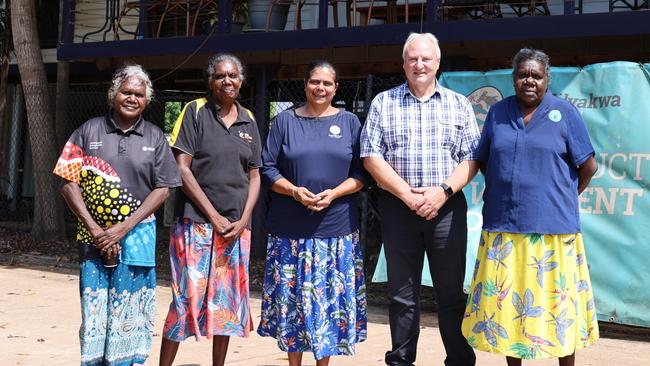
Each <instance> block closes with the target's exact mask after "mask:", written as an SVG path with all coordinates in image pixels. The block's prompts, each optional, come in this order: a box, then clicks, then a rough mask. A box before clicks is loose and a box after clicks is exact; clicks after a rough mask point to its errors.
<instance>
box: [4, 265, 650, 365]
mask: <svg viewBox="0 0 650 366" xmlns="http://www.w3.org/2000/svg"><path fill="white" fill-rule="evenodd" d="M252 295H253V296H252V297H253V299H252V304H251V306H252V312H253V319H254V320H255V322H258V321H259V313H260V294H259V293H254V294H252ZM157 296H158V311H157V313H158V315H157V320H156V328H157V332H156V334H155V336H154V344H153V348H152V352H151V356H150V357H149V359H148V361H147V363H146V364H147V365H155V364H157V363H158V352H159V350H160V341H161V336H160V331H161V330H162V325H163V320H164V317H165V315H166V311H167V305H168V304H169V302H170V299H171V295H170V289H169V287H168V286H166V285H164V284H159V286H158V293H157ZM386 314H387V311H386V309H384V308H371V309H370V311H369V318H370V319H369V324H368V340H367V341H366V342H364V343H361V344H359V345H358V346H357V355H356V356H353V357H333V358H332V360H331V362H330V364H331V365H382V364H383V362H382V361H383V354H384V352H385V351H386V349H387V347H388V346H389V344H390V334H389V329H388V325H387V315H386ZM79 322H80V310H79V293H78V276H77V275H76V274H72V273H70V274H66V273H61V272H51V271H48V270H47V269H29V268H21V267H14V266H0V364H1V365H51V366H54V365H75V364H77V365H78V364H79V340H78V329H79ZM210 354H211V342H209V341H202V342H195V341H194V340H188V341H186V342H184V343H182V344H181V347H180V350H179V353H178V356H177V358H176V362H175V365H182V366H198V365H210V363H211V362H210ZM477 357H478V362H477V365H481V366H483V365H486V366H491V365H505V360H504V359H503V358H502V357H500V356H496V355H492V354H487V353H482V352H479V353H478V354H477ZM443 359H444V350H443V347H442V342H441V340H440V334H439V332H438V328H437V325H436V321H435V317H434V316H433V314H426V315H425V316H424V318H423V322H422V331H421V334H420V342H419V348H418V360H417V364H418V365H443ZM304 361H305V362H304V363H303V364H304V365H315V362H314V359H313V357H311V355H309V354H305V357H304ZM227 364H228V365H243V366H248V365H251V366H252V365H258V366H274V365H278V366H284V365H288V362H287V358H286V354H285V353H282V352H280V351H279V350H278V348H277V347H276V343H275V341H274V340H273V339H269V338H262V337H259V336H258V335H257V334H252V335H251V337H250V338H248V339H241V338H233V339H232V340H231V343H230V349H229V353H228V357H227ZM524 364H525V365H537V366H546V365H557V361H551V360H548V361H534V362H533V361H530V362H524ZM577 364H578V365H605V366H639V365H650V342H635V341H629V340H620V339H607V338H604V339H601V340H599V341H598V342H597V343H596V344H595V345H594V346H592V347H590V348H587V349H585V350H581V351H578V353H577Z"/></svg>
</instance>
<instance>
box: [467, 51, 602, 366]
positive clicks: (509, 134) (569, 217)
mask: <svg viewBox="0 0 650 366" xmlns="http://www.w3.org/2000/svg"><path fill="white" fill-rule="evenodd" d="M512 65H513V73H512V76H513V80H514V87H515V93H516V95H515V96H511V97H509V98H506V99H504V100H503V101H501V102H499V103H497V104H494V105H493V106H492V107H491V108H490V111H489V113H488V115H487V118H486V120H485V125H484V126H483V132H482V135H481V141H480V144H479V147H478V152H477V155H476V156H477V157H478V158H477V160H479V161H480V162H481V165H482V167H481V168H482V171H483V173H484V175H485V184H486V188H485V193H484V195H483V201H484V206H483V232H482V234H481V241H480V244H479V251H478V256H477V260H476V265H475V270H474V276H473V281H472V286H471V289H470V293H469V295H470V297H469V300H468V304H467V308H466V312H465V320H464V321H463V327H462V330H463V334H464V335H465V337H466V338H467V341H468V342H469V344H470V345H471V346H472V347H474V348H476V349H479V350H482V351H487V352H495V353H499V354H502V355H504V356H506V359H507V363H508V365H521V359H539V358H555V357H557V358H559V364H560V365H573V364H574V362H575V351H576V350H577V349H581V348H584V347H586V346H588V345H590V344H592V343H593V342H595V341H596V340H597V339H598V323H597V320H596V309H595V307H594V297H593V293H592V289H591V283H590V280H589V271H588V268H587V261H586V257H585V248H584V244H583V241H582V235H581V233H580V218H579V214H578V195H579V194H580V193H581V192H582V191H583V190H584V189H585V188H586V187H587V185H588V184H589V181H590V180H591V177H592V176H593V175H594V173H595V172H596V169H597V164H596V162H595V160H594V149H593V147H592V145H591V142H590V140H589V135H588V133H587V128H586V126H585V123H584V121H583V119H582V116H581V115H580V112H579V111H578V110H577V109H576V108H575V107H574V106H573V105H571V104H570V103H569V102H567V101H565V100H564V99H560V98H557V97H555V96H553V94H551V92H550V91H549V90H548V81H549V69H550V66H549V58H548V56H547V55H546V54H545V53H543V52H542V51H539V50H533V49H528V48H524V49H522V50H520V51H519V53H517V55H516V56H515V57H514V59H513V62H512Z"/></svg>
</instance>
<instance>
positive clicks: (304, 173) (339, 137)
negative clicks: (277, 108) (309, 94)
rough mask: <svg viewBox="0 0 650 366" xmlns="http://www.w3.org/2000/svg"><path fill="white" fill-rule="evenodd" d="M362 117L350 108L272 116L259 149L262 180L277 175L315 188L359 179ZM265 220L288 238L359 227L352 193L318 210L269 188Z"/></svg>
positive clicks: (268, 181) (268, 182)
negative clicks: (312, 114)
mask: <svg viewBox="0 0 650 366" xmlns="http://www.w3.org/2000/svg"><path fill="white" fill-rule="evenodd" d="M360 132H361V123H360V122H359V119H358V118H357V116H355V115H354V114H352V113H350V112H346V111H343V110H341V111H339V112H338V113H337V114H335V115H333V116H327V117H316V118H311V117H300V116H298V115H296V113H295V111H294V110H288V111H284V112H282V113H280V114H279V115H278V116H277V117H276V119H275V120H274V122H273V126H271V130H270V131H269V137H268V139H267V141H266V146H265V148H264V153H263V154H262V160H263V162H264V163H263V166H262V170H261V173H262V180H263V182H264V184H265V185H266V186H268V187H271V186H272V185H273V183H275V182H276V181H277V180H278V179H280V178H286V179H287V180H288V181H289V182H291V183H293V184H295V185H296V186H299V187H306V188H307V189H309V190H310V191H311V192H312V193H314V194H318V193H320V192H322V191H324V190H326V189H331V188H335V187H336V186H338V185H339V184H341V183H342V182H343V181H344V180H346V179H348V178H350V177H351V178H356V179H358V180H361V181H364V180H365V175H364V172H363V167H362V165H361V159H360V157H359V149H360V147H359V134H360ZM266 225H267V228H268V230H269V232H271V233H272V234H274V235H278V236H281V237H288V238H329V237H334V236H341V235H347V234H350V233H352V232H353V231H355V230H357V229H358V227H359V212H358V210H357V206H356V200H355V199H354V195H346V196H343V197H339V198H338V199H335V200H334V201H332V203H331V204H330V206H329V207H328V208H326V209H324V210H322V211H320V212H314V211H311V210H309V209H307V208H306V207H305V206H303V205H302V204H301V203H299V202H297V201H296V200H294V199H293V197H291V196H287V195H283V194H278V193H275V192H271V202H270V203H269V211H268V215H267V218H266Z"/></svg>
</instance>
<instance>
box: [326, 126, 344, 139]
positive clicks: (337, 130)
mask: <svg viewBox="0 0 650 366" xmlns="http://www.w3.org/2000/svg"><path fill="white" fill-rule="evenodd" d="M329 137H332V138H335V139H340V138H341V137H343V136H341V127H339V126H337V125H331V126H330V134H329Z"/></svg>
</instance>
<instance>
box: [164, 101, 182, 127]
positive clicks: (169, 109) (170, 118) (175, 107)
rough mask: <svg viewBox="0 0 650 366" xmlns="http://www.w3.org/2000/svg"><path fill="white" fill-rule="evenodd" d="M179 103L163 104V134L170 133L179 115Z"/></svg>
mask: <svg viewBox="0 0 650 366" xmlns="http://www.w3.org/2000/svg"><path fill="white" fill-rule="evenodd" d="M181 108H182V107H181V102H166V103H165V133H171V132H172V130H173V129H174V124H175V123H176V119H177V118H178V116H179V115H180V114H181Z"/></svg>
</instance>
